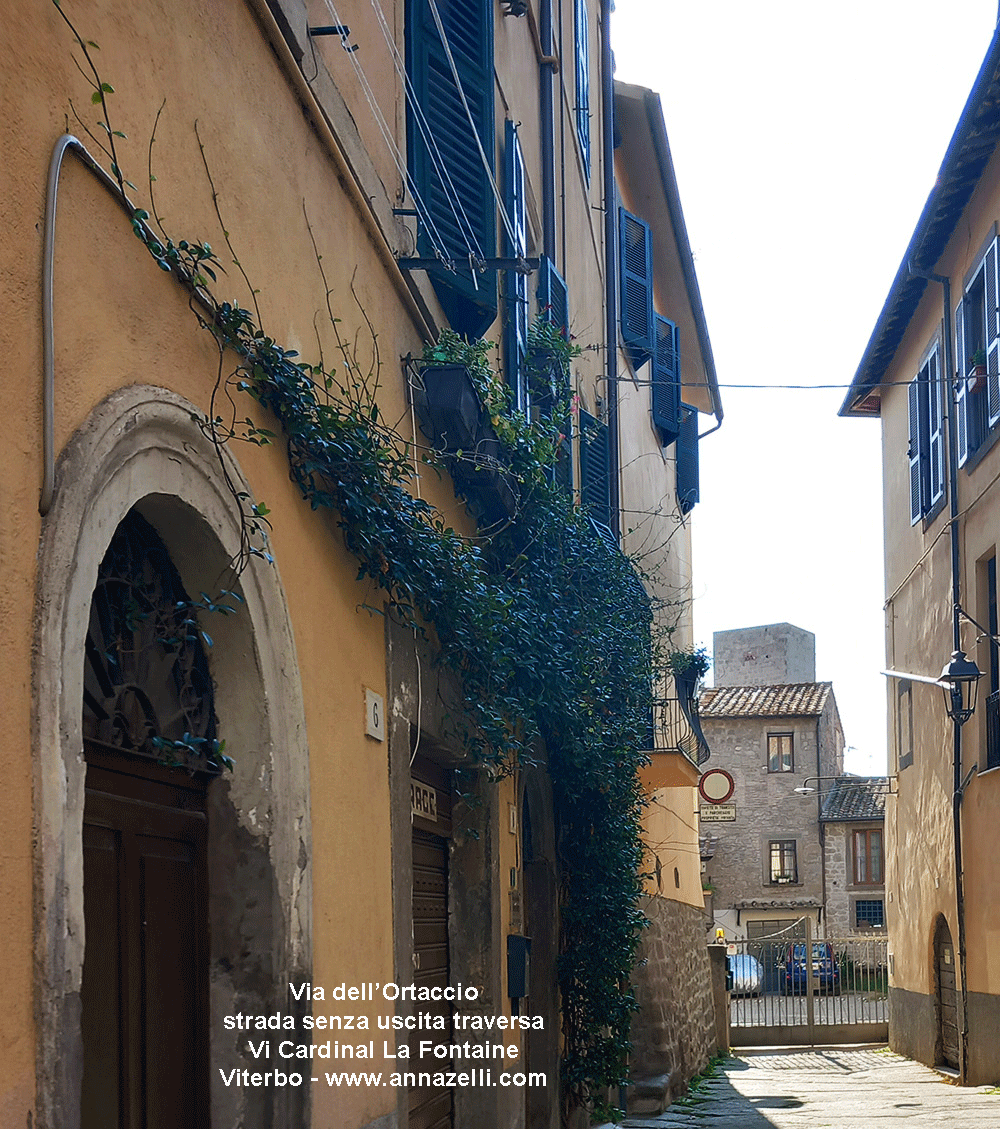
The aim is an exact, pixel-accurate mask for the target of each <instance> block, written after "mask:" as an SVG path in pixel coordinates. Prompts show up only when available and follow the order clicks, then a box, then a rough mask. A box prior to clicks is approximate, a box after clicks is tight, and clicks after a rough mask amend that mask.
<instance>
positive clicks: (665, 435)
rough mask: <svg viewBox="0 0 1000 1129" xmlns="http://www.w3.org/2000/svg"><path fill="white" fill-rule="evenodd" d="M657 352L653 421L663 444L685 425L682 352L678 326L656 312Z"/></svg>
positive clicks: (653, 391) (666, 444) (653, 389)
mask: <svg viewBox="0 0 1000 1129" xmlns="http://www.w3.org/2000/svg"><path fill="white" fill-rule="evenodd" d="M653 321H654V324H655V326H656V352H655V353H654V354H653V379H652V385H651V388H652V403H653V423H654V424H655V425H656V427H657V428H658V429H659V432H660V438H661V439H662V441H663V446H664V447H667V446H669V445H670V444H671V443H673V441H674V440H675V439H676V438H677V435H678V432H679V431H680V428H681V354H680V334H679V332H678V329H677V326H676V325H674V323H673V322H672V321H670V320H669V319H667V318H664V317H661V316H660V315H659V314H655V315H654V318H653Z"/></svg>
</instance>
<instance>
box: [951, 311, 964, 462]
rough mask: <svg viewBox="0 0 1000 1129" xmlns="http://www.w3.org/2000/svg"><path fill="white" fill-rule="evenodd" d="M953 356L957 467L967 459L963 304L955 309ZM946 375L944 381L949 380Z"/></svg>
mask: <svg viewBox="0 0 1000 1129" xmlns="http://www.w3.org/2000/svg"><path fill="white" fill-rule="evenodd" d="M955 356H956V357H958V379H957V380H956V381H955V433H956V437H957V439H958V465H959V466H964V465H965V462H966V460H967V459H968V457H969V402H968V400H967V399H966V395H965V393H966V390H967V389H968V381H967V380H966V378H965V366H966V358H965V302H964V301H961V302H959V303H958V306H957V307H956V309H955ZM951 378H952V374H951V373H948V374H947V377H946V380H951Z"/></svg>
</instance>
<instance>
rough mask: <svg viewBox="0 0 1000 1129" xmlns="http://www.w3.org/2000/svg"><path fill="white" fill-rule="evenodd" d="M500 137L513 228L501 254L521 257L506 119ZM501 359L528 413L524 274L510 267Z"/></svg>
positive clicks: (513, 135)
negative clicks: (503, 135) (501, 137)
mask: <svg viewBox="0 0 1000 1129" xmlns="http://www.w3.org/2000/svg"><path fill="white" fill-rule="evenodd" d="M504 133H505V138H504V207H505V208H506V211H507V215H508V217H509V218H510V224H511V227H512V228H513V235H514V238H513V241H511V237H510V235H509V234H507V233H506V231H505V233H504V246H505V254H507V255H508V256H510V257H511V258H523V257H524V256H525V255H526V254H527V235H526V226H525V208H524V157H523V156H522V154H521V144H520V142H519V141H518V139H517V129H516V127H515V126H514V123H513V122H512V121H510V119H508V120H507V123H506V126H505V129H504ZM504 283H505V286H504V290H505V292H506V310H505V320H504V362H505V365H506V370H507V384H508V385H509V386H510V387H511V388H513V389H514V390H515V393H516V397H517V409H518V411H519V412H523V413H524V414H527V412H528V406H529V405H528V378H527V372H526V371H525V366H524V357H525V352H526V350H527V345H528V276H527V275H526V274H521V272H520V271H515V270H510V271H507V272H506V275H505V278H504Z"/></svg>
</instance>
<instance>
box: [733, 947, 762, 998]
mask: <svg viewBox="0 0 1000 1129" xmlns="http://www.w3.org/2000/svg"><path fill="white" fill-rule="evenodd" d="M726 959H727V960H728V961H729V980H730V984H729V990H730V992H732V994H733V995H734V996H759V995H760V993H761V989H762V987H763V984H764V970H763V968H761V964H760V961H759V960H757V958H756V957H752V956H750V954H749V953H735V954H734V955H733V956H731V957H727V958H726Z"/></svg>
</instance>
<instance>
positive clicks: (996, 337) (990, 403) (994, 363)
mask: <svg viewBox="0 0 1000 1129" xmlns="http://www.w3.org/2000/svg"><path fill="white" fill-rule="evenodd" d="M983 273H984V275H985V279H984V282H983V301H984V302H985V305H986V309H985V311H984V325H985V328H986V413H987V426H988V427H990V428H992V427H995V426H996V424H997V423H998V422H1000V326H998V312H1000V311H998V304H1000V296H998V294H997V280H998V275H1000V270H998V263H997V241H996V239H994V240H993V242H992V243H991V244H990V248H989V250H988V251H987V252H986V269H985V270H984V272H983Z"/></svg>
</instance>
